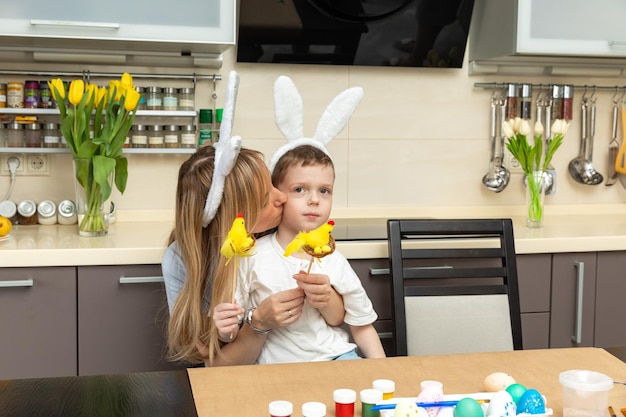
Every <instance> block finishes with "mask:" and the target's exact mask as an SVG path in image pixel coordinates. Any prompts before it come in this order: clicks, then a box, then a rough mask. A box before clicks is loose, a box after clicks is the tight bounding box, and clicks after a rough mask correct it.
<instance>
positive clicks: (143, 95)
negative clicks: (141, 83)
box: [135, 86, 146, 110]
mask: <svg viewBox="0 0 626 417" xmlns="http://www.w3.org/2000/svg"><path fill="white" fill-rule="evenodd" d="M135 91H137V92H138V93H139V104H138V105H137V110H146V89H145V88H144V87H138V86H135Z"/></svg>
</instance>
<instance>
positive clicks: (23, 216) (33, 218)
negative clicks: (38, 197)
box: [17, 200, 38, 225]
mask: <svg viewBox="0 0 626 417" xmlns="http://www.w3.org/2000/svg"><path fill="white" fill-rule="evenodd" d="M37 221H38V217H37V204H35V202H34V201H33V200H23V201H20V203H19V204H18V205H17V223H18V224H24V225H33V224H37Z"/></svg>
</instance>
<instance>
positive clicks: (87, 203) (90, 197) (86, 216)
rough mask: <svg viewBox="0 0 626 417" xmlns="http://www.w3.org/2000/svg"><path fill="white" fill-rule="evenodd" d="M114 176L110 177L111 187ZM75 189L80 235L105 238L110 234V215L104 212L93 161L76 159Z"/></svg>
mask: <svg viewBox="0 0 626 417" xmlns="http://www.w3.org/2000/svg"><path fill="white" fill-rule="evenodd" d="M112 179H113V176H112V175H111V176H110V177H109V186H111V185H112ZM74 189H75V192H76V216H77V220H78V234H79V235H81V236H105V235H106V234H107V233H108V232H109V213H108V212H106V211H105V210H104V201H103V198H102V190H101V186H100V184H98V183H97V182H96V180H95V178H94V172H93V160H92V159H74Z"/></svg>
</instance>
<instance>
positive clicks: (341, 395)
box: [333, 388, 356, 417]
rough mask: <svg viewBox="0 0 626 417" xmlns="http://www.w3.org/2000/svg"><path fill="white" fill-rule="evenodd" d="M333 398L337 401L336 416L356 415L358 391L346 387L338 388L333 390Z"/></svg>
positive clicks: (348, 416)
mask: <svg viewBox="0 0 626 417" xmlns="http://www.w3.org/2000/svg"><path fill="white" fill-rule="evenodd" d="M333 400H334V401H335V416H336V417H353V416H354V403H355V402H356V391H354V390H351V389H346V388H341V389H336V390H335V391H333Z"/></svg>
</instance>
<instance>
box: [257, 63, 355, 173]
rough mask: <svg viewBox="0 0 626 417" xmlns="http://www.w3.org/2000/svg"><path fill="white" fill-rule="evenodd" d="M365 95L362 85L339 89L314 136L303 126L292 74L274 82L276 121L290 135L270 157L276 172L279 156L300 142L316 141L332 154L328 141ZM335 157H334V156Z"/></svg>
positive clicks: (270, 166) (282, 130)
mask: <svg viewBox="0 0 626 417" xmlns="http://www.w3.org/2000/svg"><path fill="white" fill-rule="evenodd" d="M362 97H363V89H362V88H361V87H352V88H348V89H347V90H344V91H343V92H341V93H339V94H338V95H337V96H336V97H335V98H334V99H333V101H331V102H330V104H329V105H328V107H326V109H325V110H324V113H322V117H321V118H320V120H319V122H318V123H317V128H316V129H315V134H314V135H313V137H312V138H305V137H304V134H303V133H302V132H303V128H302V97H301V96H300V93H299V92H298V89H297V88H296V86H295V84H294V83H293V81H292V80H291V79H290V78H289V77H285V76H284V75H281V76H280V77H278V79H277V80H276V82H275V83H274V107H275V112H276V125H277V126H278V129H279V130H280V131H281V132H282V134H283V136H285V138H286V139H287V143H286V144H284V145H283V146H281V147H280V148H278V150H277V151H276V152H274V155H272V158H271V159H270V163H269V169H270V172H274V168H275V167H276V164H277V163H278V160H279V159H280V158H281V157H282V156H283V155H285V154H286V153H287V152H289V151H290V150H292V149H295V148H296V147H298V146H300V145H312V146H315V147H316V148H319V149H320V150H322V151H323V152H324V153H326V155H328V156H329V157H330V154H329V153H328V149H326V145H327V144H328V143H329V142H330V141H331V140H333V138H334V137H335V136H337V135H338V134H339V133H340V132H341V131H342V130H343V129H344V128H345V127H346V125H347V124H348V120H350V117H351V116H352V113H354V111H355V110H356V107H357V105H358V104H359V102H360V101H361V98H362ZM331 159H332V158H331Z"/></svg>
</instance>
